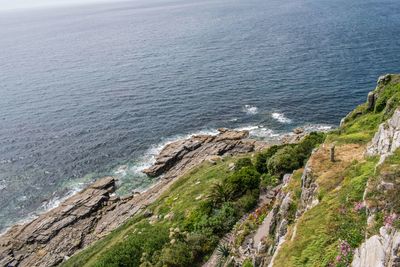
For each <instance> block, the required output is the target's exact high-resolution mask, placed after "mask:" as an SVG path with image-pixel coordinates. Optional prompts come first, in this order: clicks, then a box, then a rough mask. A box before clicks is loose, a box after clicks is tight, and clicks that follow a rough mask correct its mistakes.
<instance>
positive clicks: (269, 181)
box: [261, 173, 279, 187]
mask: <svg viewBox="0 0 400 267" xmlns="http://www.w3.org/2000/svg"><path fill="white" fill-rule="evenodd" d="M278 183H279V177H277V176H275V175H271V174H269V173H264V174H263V175H261V184H262V185H263V186H265V187H267V186H276V185H278Z"/></svg>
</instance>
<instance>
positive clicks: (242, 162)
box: [235, 158, 253, 171]
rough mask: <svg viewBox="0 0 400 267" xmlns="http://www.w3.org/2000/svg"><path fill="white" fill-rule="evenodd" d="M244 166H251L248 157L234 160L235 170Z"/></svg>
mask: <svg viewBox="0 0 400 267" xmlns="http://www.w3.org/2000/svg"><path fill="white" fill-rule="evenodd" d="M244 167H253V163H252V162H251V159H250V158H240V159H238V161H236V164H235V171H239V170H240V169H242V168H244Z"/></svg>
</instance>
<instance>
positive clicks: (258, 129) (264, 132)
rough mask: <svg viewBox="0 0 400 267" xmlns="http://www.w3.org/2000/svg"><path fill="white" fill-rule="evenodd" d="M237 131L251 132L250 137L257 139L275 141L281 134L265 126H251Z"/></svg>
mask: <svg viewBox="0 0 400 267" xmlns="http://www.w3.org/2000/svg"><path fill="white" fill-rule="evenodd" d="M234 130H237V131H249V134H250V137H257V138H261V139H268V140H272V139H273V140H275V139H277V138H278V137H279V136H280V135H281V134H279V133H276V132H274V131H273V130H272V129H269V128H267V127H264V126H263V125H249V126H244V127H240V128H235V129H234Z"/></svg>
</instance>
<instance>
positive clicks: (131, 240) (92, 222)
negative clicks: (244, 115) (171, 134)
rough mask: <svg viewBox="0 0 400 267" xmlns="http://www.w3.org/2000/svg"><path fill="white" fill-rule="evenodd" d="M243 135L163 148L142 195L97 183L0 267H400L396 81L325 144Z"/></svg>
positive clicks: (5, 256) (7, 239)
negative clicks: (270, 142)
mask: <svg viewBox="0 0 400 267" xmlns="http://www.w3.org/2000/svg"><path fill="white" fill-rule="evenodd" d="M247 136H248V133H247V132H245V131H239V132H237V131H229V130H226V129H220V133H219V135H217V136H194V137H192V138H190V139H188V140H181V141H177V142H175V143H171V144H169V145H167V146H166V147H165V148H164V149H163V150H162V151H161V153H160V155H159V156H158V157H157V160H156V163H155V164H154V165H153V166H152V167H150V168H149V169H147V170H145V171H144V172H145V173H147V174H148V175H150V176H158V175H160V174H162V177H161V179H160V180H159V182H158V183H157V184H156V185H155V186H154V187H152V188H151V189H149V190H148V191H147V192H145V193H142V194H134V195H131V196H127V197H124V198H119V197H116V196H114V195H113V192H114V190H115V181H114V179H113V178H112V177H106V178H104V179H102V180H99V181H98V182H96V183H95V184H93V185H92V186H90V187H89V188H87V189H86V190H84V191H82V192H80V193H79V194H77V195H75V196H73V197H71V198H70V199H68V200H66V201H65V202H64V203H62V204H61V205H60V206H59V207H58V208H56V209H53V210H51V211H49V212H47V213H45V214H42V215H41V216H39V217H38V218H37V219H35V220H33V221H32V222H29V223H26V224H23V225H18V226H15V227H13V228H11V229H10V230H9V231H8V232H7V233H6V234H5V235H3V236H1V237H0V266H54V265H58V264H60V263H62V262H63V264H64V265H65V266H115V265H128V266H141V267H146V266H192V265H193V264H195V265H197V266H200V265H201V264H203V263H204V266H207V267H208V266H244V265H245V266H278V267H281V266H284V267H290V266H296V267H297V266H354V267H365V266H367V267H368V266H370V267H373V266H374V267H375V266H385V267H386V266H400V219H399V215H400V198H399V197H398V196H399V194H400V167H399V166H400V76H399V75H385V76H382V77H380V78H379V80H378V85H377V87H376V89H375V90H374V91H373V92H371V93H370V94H368V98H367V102H366V103H365V104H363V105H360V106H359V107H357V108H356V109H355V110H354V111H353V112H351V113H350V114H349V115H348V116H346V117H345V118H344V119H343V120H342V122H341V126H340V128H338V129H337V130H334V131H332V132H330V133H329V134H328V135H327V136H326V139H325V141H323V140H324V139H322V140H321V141H320V142H314V141H315V140H314V139H313V138H317V139H318V138H319V137H318V136H317V137H315V136H314V137H312V138H310V139H308V140H307V137H306V138H304V139H301V138H295V139H296V140H297V141H300V139H301V140H302V141H301V142H300V143H301V144H300V143H299V144H296V145H293V144H292V145H281V146H272V147H269V148H267V146H266V145H265V144H262V143H259V142H256V141H253V140H248V139H247ZM301 136H302V137H304V134H302V135H301ZM310 136H311V135H310ZM313 140H314V141H313ZM313 142H314V143H313ZM321 142H323V143H322V144H321ZM315 144H320V145H318V146H317V147H316V148H315V149H314V150H312V147H315ZM305 148H307V149H305ZM308 149H309V150H308ZM259 150H262V152H260V153H258V151H259ZM307 151H308V152H307ZM311 151H312V153H311ZM250 153H251V154H250ZM255 153H258V154H255ZM253 154H255V155H253ZM310 154H311V155H310ZM235 155H236V157H237V155H247V156H248V158H241V157H242V156H239V157H238V158H236V157H232V156H235ZM299 155H301V156H300V157H299ZM332 155H333V157H332ZM308 157H309V159H308V160H307V162H306V164H305V165H303V163H304V162H305V161H304V159H306V158H308ZM300 161H301V162H300ZM199 166H200V167H199ZM293 166H296V167H293ZM300 166H304V167H302V168H300V169H297V168H299V167H300ZM296 169H297V170H296ZM293 170H294V171H293ZM261 174H262V175H261ZM260 180H261V183H260ZM263 183H264V184H263ZM254 207H255V208H254ZM232 227H233V228H232ZM113 230H114V231H113ZM104 237H106V238H104ZM99 239H102V240H101V241H100V242H94V241H97V240H99ZM218 243H219V245H218V246H217V244H218ZM89 244H93V245H92V246H91V247H90V248H89V249H86V250H83V251H82V252H81V253H79V254H77V255H75V256H74V257H72V258H71V259H69V260H67V259H68V257H69V256H71V255H73V254H75V252H77V251H79V250H81V249H82V248H85V247H86V246H88V245H89ZM216 246H217V248H216V249H215V247H216ZM213 251H214V252H213ZM209 255H211V257H210V258H209V260H208V261H206V262H204V259H205V258H206V256H209ZM65 260H67V261H65Z"/></svg>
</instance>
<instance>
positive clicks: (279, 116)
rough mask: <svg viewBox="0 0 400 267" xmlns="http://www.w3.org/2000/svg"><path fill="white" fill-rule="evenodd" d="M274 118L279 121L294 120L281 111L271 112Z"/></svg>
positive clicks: (288, 121)
mask: <svg viewBox="0 0 400 267" xmlns="http://www.w3.org/2000/svg"><path fill="white" fill-rule="evenodd" d="M271 116H272V118H273V119H275V120H277V121H279V122H280V123H292V120H291V119H289V118H287V117H285V114H283V113H279V112H273V113H272V114H271Z"/></svg>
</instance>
